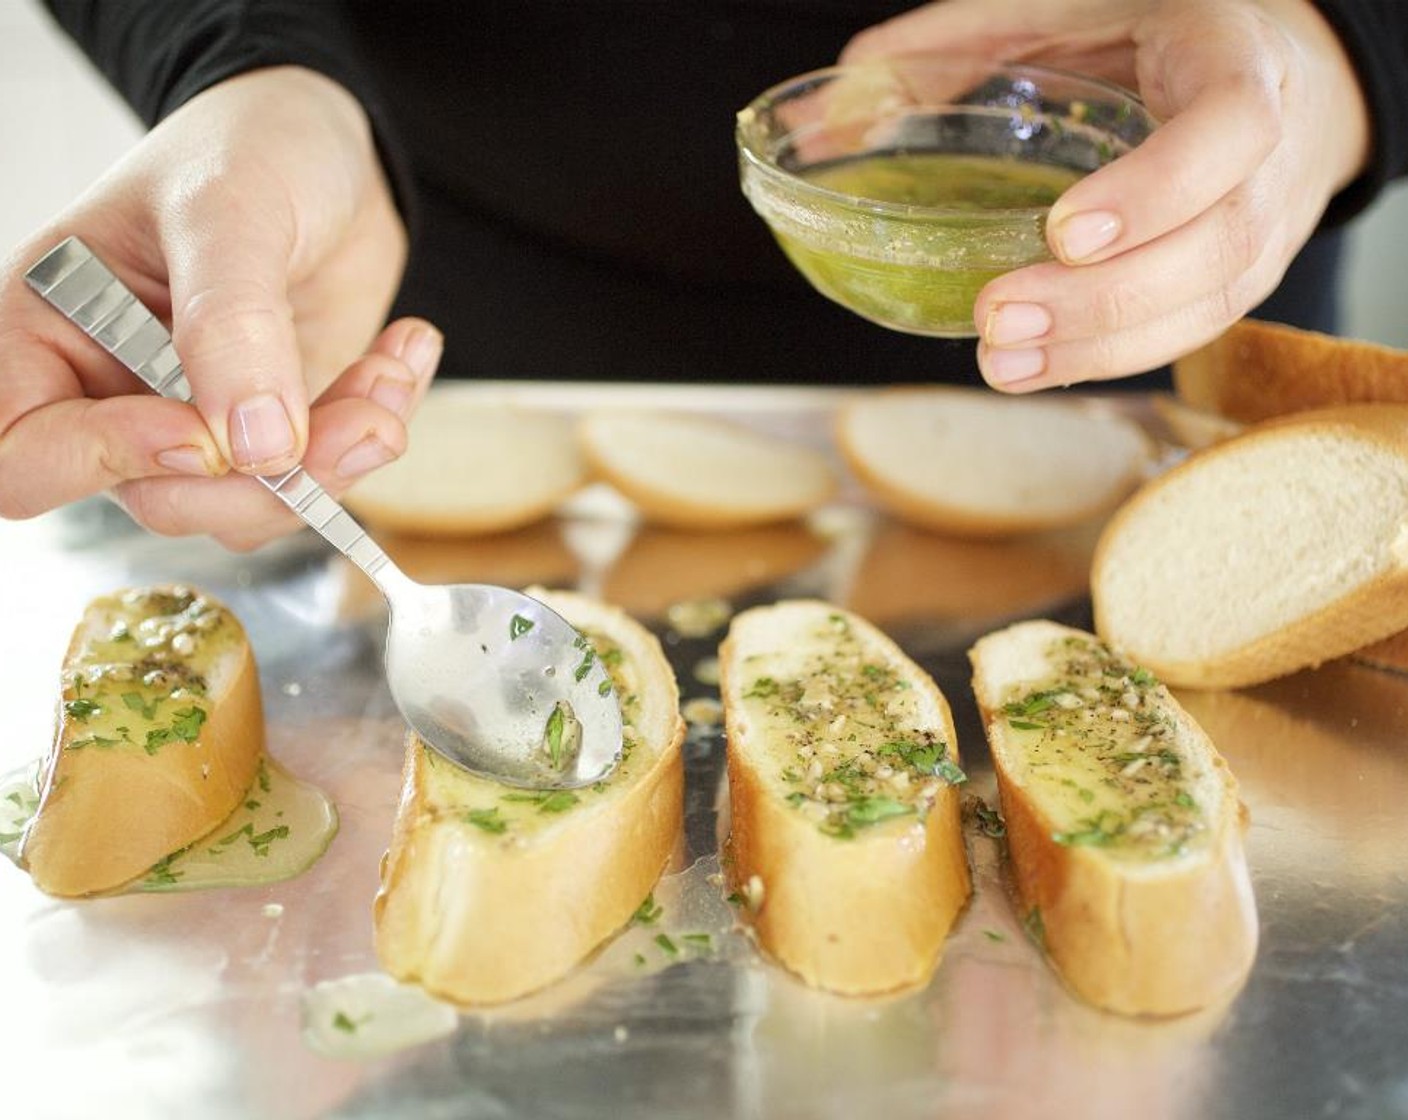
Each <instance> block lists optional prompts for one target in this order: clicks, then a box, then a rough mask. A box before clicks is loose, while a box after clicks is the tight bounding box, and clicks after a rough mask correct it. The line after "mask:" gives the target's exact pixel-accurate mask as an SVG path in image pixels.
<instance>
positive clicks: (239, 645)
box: [19, 586, 264, 897]
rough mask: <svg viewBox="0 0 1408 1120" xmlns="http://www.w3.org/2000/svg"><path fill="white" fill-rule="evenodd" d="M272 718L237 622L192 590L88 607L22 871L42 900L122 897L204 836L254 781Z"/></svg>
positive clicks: (115, 598)
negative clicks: (114, 893) (121, 891)
mask: <svg viewBox="0 0 1408 1120" xmlns="http://www.w3.org/2000/svg"><path fill="white" fill-rule="evenodd" d="M263 749H264V715H263V709H262V707H261V702H260V695H259V676H258V673H257V672H256V670H255V665H254V655H253V653H252V651H251V650H250V645H249V641H248V639H247V638H246V636H245V633H244V629H243V627H241V626H240V624H239V620H238V619H236V618H235V616H234V615H233V614H232V613H231V612H230V611H229V610H228V609H227V608H226V607H224V606H222V605H221V604H220V603H218V602H216V601H215V600H214V599H211V598H210V597H209V596H206V595H201V594H198V593H197V592H195V591H194V590H192V589H190V588H186V587H174V586H173V587H156V588H145V589H137V590H131V591H126V592H119V593H116V594H112V595H105V596H103V597H101V598H98V599H95V600H94V601H93V602H92V603H90V604H89V605H88V607H87V609H86V610H85V611H84V613H83V617H82V619H81V620H80V622H79V623H78V626H77V628H76V629H75V631H74V635H73V640H72V642H71V643H70V645H69V648H68V653H67V654H66V655H65V658H64V666H63V684H62V692H61V695H60V699H59V705H58V722H57V728H56V731H55V735H54V742H53V745H52V747H51V749H50V753H49V756H48V758H47V760H46V762H45V765H44V769H43V772H42V774H41V777H40V801H39V808H38V811H37V812H36V814H35V816H34V818H33V819H32V820H31V821H30V824H29V826H28V828H27V829H26V831H25V834H24V838H23V841H22V843H21V846H20V853H19V854H20V860H21V862H22V863H23V864H25V865H26V866H27V867H28V868H29V873H30V876H31V877H32V878H33V880H34V882H35V885H36V886H38V887H39V889H40V890H43V891H46V892H48V893H49V894H54V895H62V896H66V897H72V896H78V895H87V894H95V893H98V892H101V891H109V890H114V889H116V888H118V887H120V886H122V885H123V884H124V883H127V882H129V881H130V880H132V879H135V878H137V877H138V876H139V875H142V874H144V873H145V872H146V871H147V870H148V869H149V868H150V867H151V866H152V865H153V864H155V863H157V862H158V861H159V860H161V859H164V858H165V857H166V856H169V855H171V854H172V853H173V852H176V851H179V850H180V849H182V848H184V847H186V846H187V845H188V844H190V843H192V842H193V841H195V840H197V839H199V838H200V837H201V836H204V835H205V834H206V833H207V832H209V831H210V830H211V829H213V828H215V827H216V826H217V825H219V824H220V823H221V822H222V821H223V820H224V819H225V818H226V817H228V816H229V815H230V813H231V812H233V811H234V809H235V807H236V806H237V805H238V804H239V803H240V801H241V800H242V799H243V798H244V795H245V791H246V790H248V789H249V787H250V783H251V782H253V781H254V777H255V774H256V773H257V771H258V768H259V758H260V755H261V753H262V752H263Z"/></svg>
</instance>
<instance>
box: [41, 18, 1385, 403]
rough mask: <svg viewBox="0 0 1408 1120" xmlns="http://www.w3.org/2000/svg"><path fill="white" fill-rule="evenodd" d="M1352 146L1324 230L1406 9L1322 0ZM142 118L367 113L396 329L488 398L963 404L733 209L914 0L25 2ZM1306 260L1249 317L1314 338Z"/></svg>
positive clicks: (1339, 215) (1328, 290)
mask: <svg viewBox="0 0 1408 1120" xmlns="http://www.w3.org/2000/svg"><path fill="white" fill-rule="evenodd" d="M1320 2H1321V7H1322V9H1323V10H1324V11H1325V13H1326V15H1327V17H1328V18H1329V19H1330V21H1331V22H1332V24H1333V25H1334V26H1335V27H1336V29H1337V30H1338V32H1339V33H1340V35H1341V36H1342V38H1343V39H1344V41H1345V43H1346V45H1347V47H1348V49H1349V52H1350V54H1351V56H1352V58H1353V59H1354V61H1355V64H1356V66H1357V67H1358V70H1359V73H1360V75H1361V78H1362V80H1363V83H1364V87H1365V90H1366V92H1367V95H1368V98H1369V102H1370V107H1371V111H1372V114H1373V124H1374V133H1373V136H1374V149H1373V151H1374V156H1373V163H1372V166H1371V167H1370V169H1369V170H1368V172H1367V173H1366V174H1365V175H1364V176H1363V177H1362V178H1361V179H1360V180H1359V181H1357V182H1356V183H1355V184H1354V185H1353V186H1351V187H1350V188H1349V189H1348V190H1346V191H1345V192H1343V194H1341V196H1340V197H1339V198H1337V199H1336V200H1335V202H1334V204H1333V206H1332V208H1331V212H1330V214H1329V215H1327V225H1328V226H1331V227H1333V226H1337V225H1338V224H1339V223H1340V222H1342V221H1343V220H1344V219H1345V218H1347V217H1349V216H1351V215H1352V214H1354V213H1356V212H1357V211H1358V210H1360V209H1362V208H1363V207H1364V206H1366V205H1367V204H1368V203H1369V202H1370V201H1371V200H1372V199H1373V198H1374V197H1375V195H1376V194H1377V192H1379V191H1380V190H1382V188H1383V186H1384V184H1385V183H1387V182H1388V181H1389V180H1390V179H1392V178H1395V177H1398V176H1402V175H1404V174H1405V173H1408V130H1405V128H1404V125H1405V124H1408V4H1404V3H1402V0H1320ZM46 3H47V4H48V6H49V8H50V9H51V10H52V11H53V13H54V14H55V16H56V17H57V18H58V20H59V22H60V24H61V25H62V26H63V27H64V28H65V29H66V30H67V31H68V32H69V33H70V34H72V35H73V36H74V38H75V39H77V41H78V42H79V43H80V45H81V46H82V47H83V48H84V49H85V50H86V51H87V53H88V54H89V56H90V57H91V58H92V59H93V60H94V62H95V63H96V64H97V65H98V67H99V68H100V69H101V70H102V71H103V73H104V74H105V75H106V76H107V77H108V78H109V79H110V80H111V81H112V82H113V84H114V85H115V86H116V87H117V88H118V90H119V91H121V92H122V94H123V95H124V96H125V97H126V98H127V99H128V100H129V102H131V104H132V105H133V106H134V107H135V108H136V110H137V111H138V113H140V115H141V116H142V118H143V119H144V120H145V121H147V122H148V123H149V124H150V123H155V122H156V121H158V120H160V119H161V118H162V117H163V116H165V115H166V114H168V113H170V112H171V111H172V110H173V109H175V108H176V107H177V106H179V105H180V104H182V103H183V102H184V101H186V100H188V99H189V98H190V97H192V96H194V95H195V94H196V93H198V92H200V91H201V90H202V89H205V88H207V87H208V86H210V85H212V84H214V83H216V82H218V81H221V80H223V79H224V78H227V77H230V76H232V75H234V74H237V73H241V72H243V71H246V70H250V69H254V68H256V67H260V66H269V65H279V64H298V65H303V66H307V67H310V68H312V69H315V70H319V71H321V72H323V73H325V74H327V75H328V76H330V77H332V78H334V79H335V80H337V81H339V82H340V83H342V84H343V85H345V86H346V87H347V88H349V89H350V90H351V91H352V92H353V93H354V94H355V95H356V96H357V97H358V98H359V99H360V100H361V101H362V103H363V104H364V105H365V106H366V107H367V110H368V112H369V114H370V115H371V117H372V120H373V124H374V127H375V129H376V133H377V137H378V142H379V144H380V147H381V151H382V154H383V157H384V159H385V162H386V163H387V166H388V169H389V170H390V172H391V175H392V179H393V182H394V184H395V188H396V191H397V195H398V199H399V200H400V202H401V204H402V207H403V209H404V210H406V211H407V213H408V214H409V215H410V217H411V219H412V225H413V229H414V232H415V237H414V240H413V247H412V255H411V260H410V263H409V266H408V270H407V274H406V277H405V280H404V283H403V285H402V289H401V293H400V296H399V298H398V302H397V312H398V313H416V314H420V315H425V316H427V317H429V318H431V319H433V320H434V321H436V322H437V323H438V324H440V325H441V326H442V327H443V328H444V329H445V330H446V333H447V336H448V339H447V341H448V345H447V351H446V359H445V363H444V367H443V368H444V373H445V374H447V375H450V376H455V375H459V376H475V377H487V378H500V377H536V378H550V379H558V378H586V379H602V380H631V379H648V380H689V379H693V380H708V381H729V380H748V381H801V382H842V383H845V382H858V383H864V382H891V381H905V380H973V379H975V378H976V371H975V367H974V363H973V348H972V344H971V343H970V342H957V343H946V342H937V341H936V340H933V339H922V338H915V337H911V336H907V335H902V334H897V333H894V332H890V331H885V330H882V329H880V328H877V327H875V326H873V325H871V324H869V323H867V322H864V321H863V320H861V319H859V318H857V317H855V316H853V315H851V314H850V313H848V312H846V311H844V310H842V309H840V308H839V307H835V306H833V305H832V304H830V303H829V302H827V301H825V300H823V299H822V298H821V297H819V296H817V295H816V294H815V293H813V292H812V291H811V290H810V289H809V288H808V287H807V286H806V284H805V282H804V281H802V280H801V278H800V277H799V276H798V275H797V274H796V273H795V272H794V271H793V270H792V269H791V267H790V266H789V265H788V264H787V263H786V261H785V260H784V258H783V257H782V254H781V253H780V252H779V250H778V249H777V247H776V246H775V245H774V244H773V243H772V242H771V238H770V235H769V234H768V232H767V230H766V228H765V227H764V226H763V224H762V222H761V221H760V220H759V219H758V218H757V217H756V216H755V215H754V214H753V213H752V212H751V210H749V208H748V206H747V203H746V202H745V200H744V199H743V197H742V195H741V193H740V191H739V189H738V181H737V174H736V157H735V153H734V149H733V136H732V126H733V114H734V113H735V112H736V110H737V109H739V108H740V107H742V106H743V105H744V104H745V103H746V102H748V101H749V100H750V99H751V98H753V97H754V96H755V95H756V94H758V93H760V92H761V91H762V90H763V89H765V88H766V87H768V86H770V85H772V84H773V83H775V82H776V81H778V80H780V79H782V78H784V77H787V76H789V75H792V74H796V73H801V72H804V71H806V70H810V69H814V68H817V67H819V66H824V65H827V64H829V63H830V62H832V61H833V60H834V59H835V57H836V56H837V54H838V53H839V52H840V50H841V48H842V47H843V46H844V45H845V43H846V42H847V40H848V39H849V38H850V37H851V36H852V35H853V34H854V33H855V32H856V31H858V30H860V29H861V28H864V27H866V26H869V25H870V24H872V23H875V22H878V21H879V20H881V19H884V18H887V17H889V16H892V15H895V14H897V13H898V12H900V11H903V10H905V9H907V8H909V7H912V6H913V2H912V0H687V2H686V0H657V2H656V3H641V2H638V0H522V2H515V3H508V4H477V3H469V2H457V0H440V2H429V0H420V2H416V3H385V2H383V0H46ZM1339 248H1340V247H1339V238H1338V235H1337V233H1334V232H1333V231H1332V232H1331V233H1330V234H1329V235H1328V236H1322V237H1320V238H1317V239H1315V240H1314V241H1312V243H1311V246H1310V247H1308V249H1307V251H1306V252H1305V253H1304V254H1302V258H1301V259H1300V260H1299V261H1298V262H1297V264H1296V265H1294V266H1293V267H1292V272H1291V273H1290V274H1289V275H1288V277H1287V281H1286V283H1285V284H1283V286H1282V289H1281V290H1280V291H1278V293H1277V295H1276V296H1274V297H1273V298H1272V300H1270V301H1268V304H1267V305H1266V306H1265V307H1264V308H1263V309H1262V312H1261V313H1263V314H1265V315H1267V317H1271V318H1280V319H1283V320H1285V321H1287V322H1293V323H1297V324H1299V325H1302V326H1310V327H1317V328H1319V329H1332V328H1333V325H1334V286H1333V285H1332V284H1328V283H1326V281H1325V271H1326V269H1333V267H1334V266H1335V264H1336V263H1337V260H1338V256H1339Z"/></svg>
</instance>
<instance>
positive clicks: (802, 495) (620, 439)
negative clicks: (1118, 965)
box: [580, 410, 836, 529]
mask: <svg viewBox="0 0 1408 1120" xmlns="http://www.w3.org/2000/svg"><path fill="white" fill-rule="evenodd" d="M580 433H581V439H582V447H583V450H584V451H585V453H586V456H587V459H588V461H589V462H590V463H591V464H592V466H593V467H594V468H595V469H596V471H597V472H598V473H599V474H600V475H601V476H602V477H603V478H605V479H606V481H608V482H609V483H611V485H612V486H614V487H615V488H616V489H617V490H619V491H620V492H621V493H622V494H623V495H624V496H625V497H627V498H629V499H630V500H631V502H633V503H634V504H635V506H636V507H637V509H638V510H639V511H640V513H641V516H642V517H644V518H645V519H646V520H647V521H652V522H655V523H657V524H660V525H669V526H674V527H675V528H682V529H721V528H737V527H741V526H744V525H758V524H762V523H764V522H770V521H785V520H788V519H789V518H794V517H800V516H801V515H803V514H805V513H809V512H810V511H812V510H814V509H816V508H817V507H818V506H820V505H821V504H822V503H824V502H825V501H827V499H829V498H830V497H831V495H832V494H833V493H834V492H835V489H836V476H835V472H834V471H833V470H832V468H831V464H830V463H829V462H828V461H827V458H826V456H825V455H823V454H822V453H821V452H820V451H817V450H815V449H813V448H810V447H803V446H801V445H799V444H794V443H788V442H786V441H784V440H781V439H777V438H775V437H772V436H769V435H765V434H763V433H762V432H758V431H755V430H754V429H752V428H747V427H743V426H742V425H739V424H734V423H732V422H729V421H726V420H721V419H718V418H715V417H712V416H703V415H698V414H690V413H683V412H664V411H629V410H619V411H610V412H606V411H602V412H595V413H591V414H589V415H588V416H586V417H584V418H583V420H582V424H581V428H580Z"/></svg>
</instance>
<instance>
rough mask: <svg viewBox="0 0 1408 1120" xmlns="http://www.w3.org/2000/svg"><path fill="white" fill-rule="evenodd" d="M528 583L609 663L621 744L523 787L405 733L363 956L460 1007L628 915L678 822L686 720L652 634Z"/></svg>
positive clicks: (492, 997)
mask: <svg viewBox="0 0 1408 1120" xmlns="http://www.w3.org/2000/svg"><path fill="white" fill-rule="evenodd" d="M533 594H534V596H535V597H537V598H539V599H541V600H542V601H543V602H545V603H547V605H548V606H550V607H552V608H553V609H554V610H555V611H557V612H558V613H560V614H561V615H563V616H564V617H565V618H566V619H567V620H568V621H569V622H571V623H572V624H573V625H574V626H576V627H577V628H578V629H580V630H581V631H582V632H583V633H584V634H586V635H587V637H588V638H590V639H591V641H592V643H593V646H594V648H595V649H596V651H597V654H598V656H599V657H601V658H602V660H603V662H604V663H605V664H606V665H607V667H608V671H609V672H610V674H611V678H612V681H613V682H614V684H615V687H616V690H617V694H618V695H619V696H621V697H622V698H623V703H622V714H623V716H624V717H625V723H626V755H625V757H624V759H623V760H622V762H621V763H620V765H619V766H618V767H617V769H616V770H615V772H614V773H613V774H612V775H611V776H610V777H609V778H608V779H606V781H604V782H602V783H599V784H598V785H596V786H591V787H588V788H586V789H582V790H578V791H576V792H554V793H544V794H532V793H528V792H525V791H523V790H515V789H512V788H510V787H507V786H502V785H499V784H497V783H495V782H491V781H487V780H485V779H483V778H477V777H474V776H472V775H470V774H468V773H467V772H465V771H463V770H460V769H458V768H457V767H455V766H452V765H451V764H450V763H448V762H446V761H444V760H443V759H441V758H440V757H439V756H438V755H436V754H434V753H433V752H432V751H430V750H429V749H428V748H427V747H425V746H424V745H423V744H422V743H421V742H420V741H419V740H418V739H417V738H416V737H415V736H414V735H412V736H410V737H409V738H408V740H407V751H406V768H405V781H404V785H403V787H402V792H401V805H400V809H399V810H398V812H397V816H396V825H395V829H394V831H393V833H392V838H391V850H390V852H389V853H388V854H387V856H386V858H385V859H384V860H383V861H382V868H381V890H380V891H379V892H378V894H377V898H376V904H375V922H376V951H377V955H378V956H379V957H380V958H381V963H382V965H383V966H384V967H385V968H386V970H387V971H388V972H390V973H391V974H392V975H393V976H395V977H397V978H398V979H401V980H406V981H411V982H414V983H418V984H420V985H422V986H423V987H425V988H426V989H427V990H429V991H430V992H432V993H434V994H435V995H438V996H441V997H443V998H445V999H449V1000H453V1001H454V1002H456V1003H461V1004H486V1003H499V1002H502V1001H505V1000H510V999H515V998H517V997H518V996H522V995H526V994H527V993H529V992H532V991H534V990H536V989H538V988H541V987H543V986H544V985H546V984H549V983H551V982H552V981H554V980H556V979H558V978H559V977H561V976H564V975H566V974H567V973H568V972H570V971H571V970H572V968H573V967H574V966H576V965H577V964H578V962H580V961H581V960H582V959H583V958H585V957H586V956H587V955H588V954H589V953H590V952H591V951H592V950H593V949H595V948H596V947H597V946H598V945H600V944H601V943H602V942H603V941H604V940H606V938H608V937H609V936H610V935H611V934H612V933H614V932H615V931H616V930H618V929H620V928H622V927H623V926H624V925H626V924H627V923H628V922H629V921H630V919H631V916H632V915H633V914H634V913H635V911H636V909H637V908H638V907H639V906H640V904H641V902H642V901H643V900H644V899H645V897H646V896H647V895H648V894H649V893H650V891H651V889H652V887H653V886H654V884H655V881H656V880H657V879H658V878H659V877H660V873H661V871H663V870H664V868H665V865H666V863H667V862H668V861H669V859H670V856H671V854H672V852H673V851H674V848H675V844H676V841H677V840H678V838H679V835H680V829H681V825H682V822H683V815H684V766H683V761H682V756H681V753H680V744H681V742H682V740H683V738H684V722H683V720H682V719H681V718H680V714H679V693H678V690H677V688H676V685H675V678H674V674H673V672H672V671H671V669H670V665H669V663H668V662H667V661H666V660H665V656H664V653H663V652H662V651H661V648H660V644H659V642H658V641H657V640H656V639H655V638H654V637H653V636H652V635H651V634H650V633H649V632H648V631H647V630H645V629H644V628H643V627H641V626H640V625H639V624H638V623H636V622H634V621H632V620H631V619H630V618H628V617H627V616H626V615H625V614H623V613H621V612H620V611H619V610H617V609H615V608H614V607H609V606H606V605H605V604H602V603H599V602H596V601H593V600H591V599H587V598H584V597H582V596H580V595H575V594H571V593H568V592H552V593H549V592H546V591H541V590H535V591H533Z"/></svg>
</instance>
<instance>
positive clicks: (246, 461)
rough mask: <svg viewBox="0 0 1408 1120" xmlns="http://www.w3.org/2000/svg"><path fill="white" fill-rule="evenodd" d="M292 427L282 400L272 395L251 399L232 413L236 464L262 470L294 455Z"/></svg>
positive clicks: (231, 438)
mask: <svg viewBox="0 0 1408 1120" xmlns="http://www.w3.org/2000/svg"><path fill="white" fill-rule="evenodd" d="M293 450H294V436H293V425H292V424H291V423H290V422H289V418H288V413H287V412H286V411H285V410H284V404H283V401H281V400H279V398H278V397H276V396H274V395H273V394H272V393H263V394H261V395H259V396H257V397H250V398H249V400H247V401H242V402H241V403H240V404H238V405H236V406H235V410H234V412H232V413H231V414H230V451H231V453H232V454H233V455H234V457H235V465H236V466H240V467H248V468H254V467H262V466H264V465H266V464H269V463H274V462H277V461H279V460H282V459H287V458H289V457H290V456H291V455H292V454H293Z"/></svg>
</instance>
